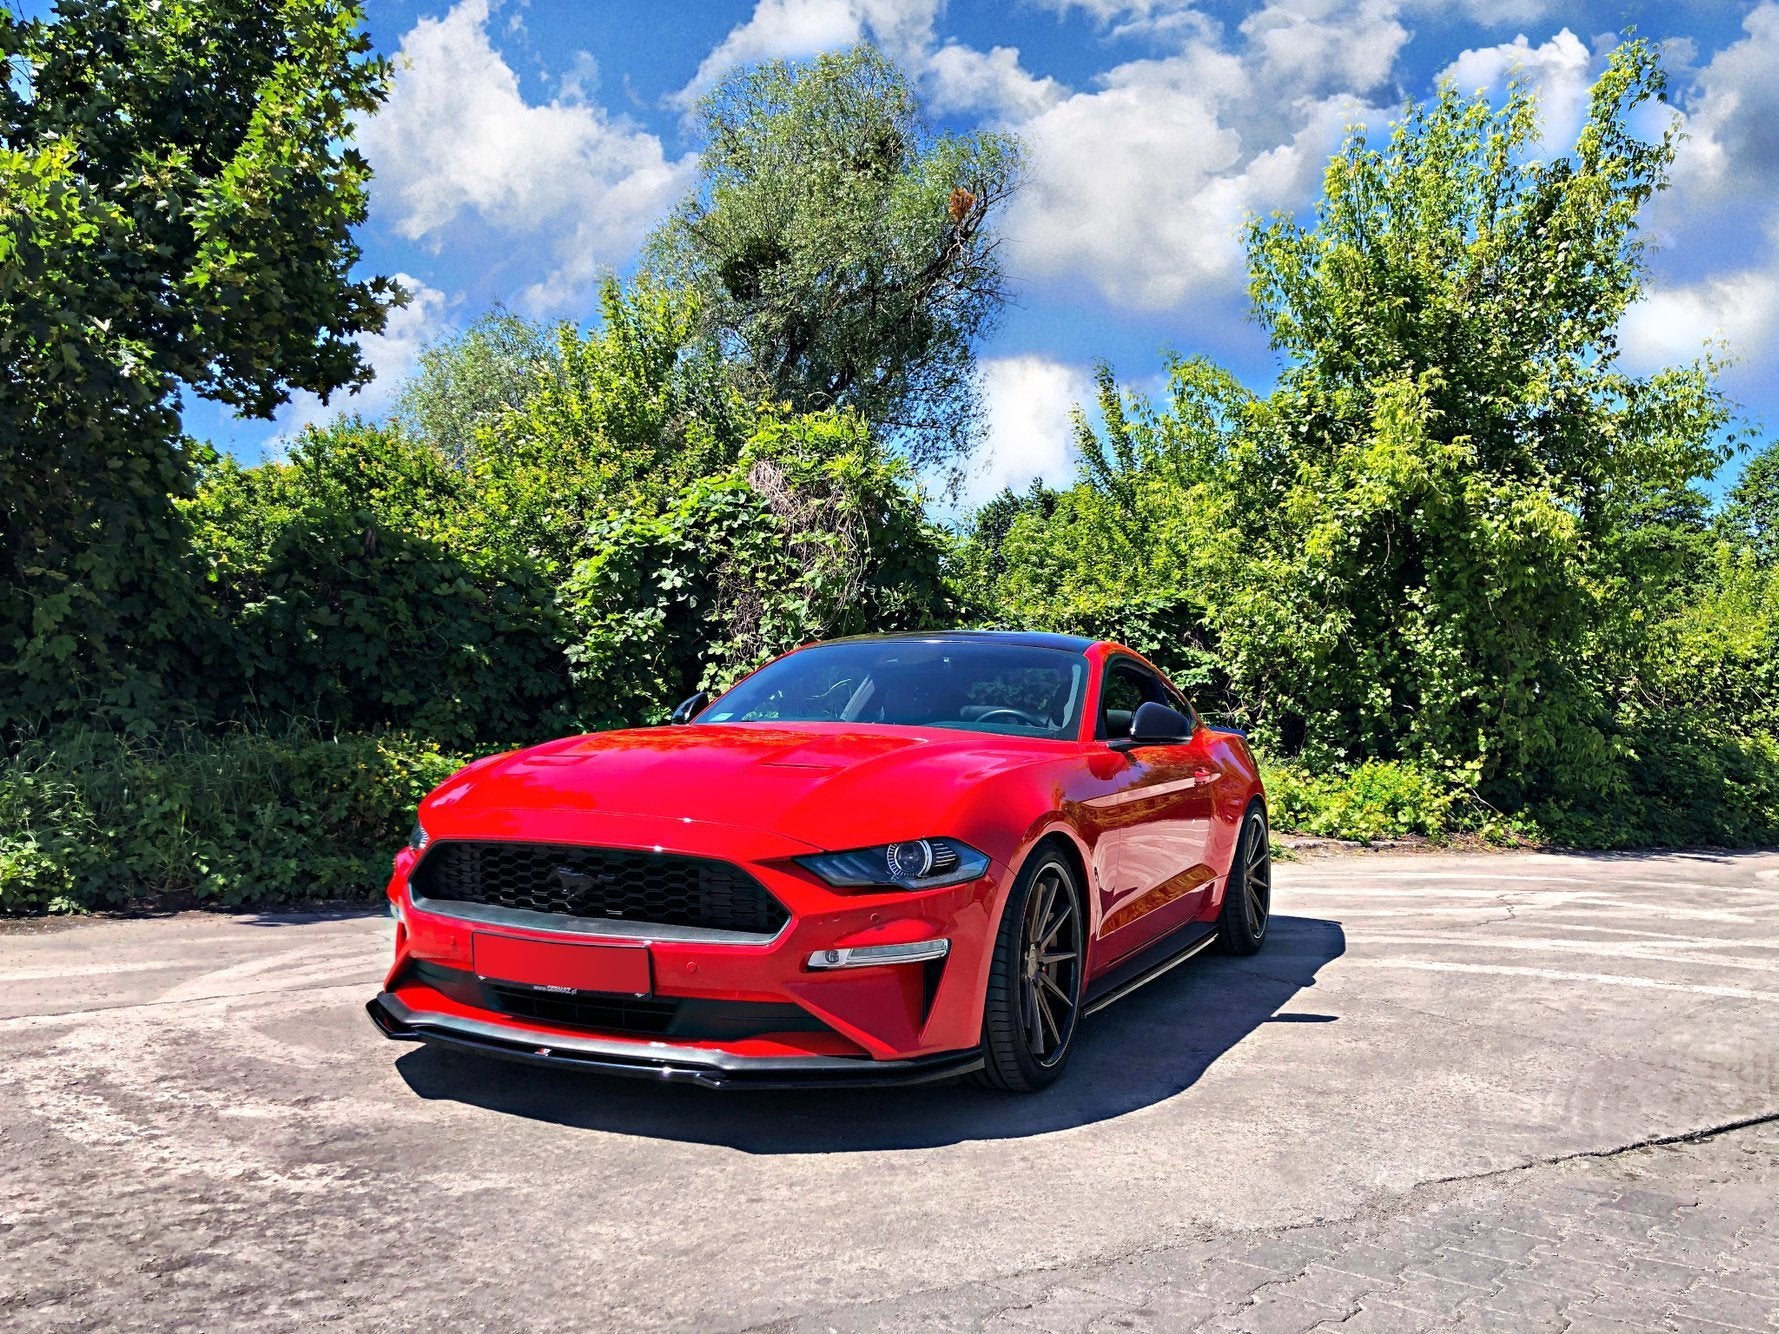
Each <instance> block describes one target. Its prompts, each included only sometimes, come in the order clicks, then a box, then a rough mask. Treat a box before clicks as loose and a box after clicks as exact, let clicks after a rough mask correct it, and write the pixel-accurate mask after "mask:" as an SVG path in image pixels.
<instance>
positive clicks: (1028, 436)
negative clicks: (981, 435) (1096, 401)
mask: <svg viewBox="0 0 1779 1334" xmlns="http://www.w3.org/2000/svg"><path fill="white" fill-rule="evenodd" d="M981 371H982V389H983V394H984V396H985V398H986V399H987V406H988V421H989V430H988V438H987V440H986V442H985V443H984V445H983V447H982V448H981V449H980V450H978V451H977V452H976V454H975V455H974V457H972V459H971V460H970V466H969V471H968V474H967V475H966V477H965V481H964V495H963V501H964V504H965V505H967V506H974V505H980V504H982V503H983V502H984V501H985V500H988V499H990V498H991V497H993V496H994V495H995V494H997V493H998V492H999V491H1000V490H1001V488H1003V487H1007V486H1010V487H1012V488H1013V489H1014V490H1015V491H1023V490H1025V488H1026V487H1028V486H1029V485H1031V481H1032V479H1033V478H1034V477H1041V478H1043V479H1044V480H1045V481H1046V482H1048V483H1050V484H1052V485H1060V484H1062V483H1066V482H1068V481H1069V480H1070V479H1071V478H1072V477H1073V476H1074V472H1075V443H1074V442H1075V430H1074V424H1073V423H1072V421H1071V420H1070V416H1069V414H1070V412H1071V411H1072V410H1073V409H1074V408H1075V406H1076V405H1077V404H1087V403H1090V402H1091V401H1092V399H1093V394H1094V385H1093V377H1092V376H1091V375H1089V374H1088V372H1087V371H1086V370H1085V369H1083V368H1082V367H1080V366H1071V365H1068V364H1066V363H1064V362H1060V361H1052V360H1050V359H1049V358H1046V357H1035V356H1019V357H989V358H986V359H984V360H983V362H982V363H981Z"/></svg>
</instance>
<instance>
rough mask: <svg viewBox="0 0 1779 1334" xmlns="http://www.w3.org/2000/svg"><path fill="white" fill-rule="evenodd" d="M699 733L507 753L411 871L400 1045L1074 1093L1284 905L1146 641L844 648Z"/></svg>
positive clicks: (399, 959)
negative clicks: (1076, 1082) (1105, 1024)
mask: <svg viewBox="0 0 1779 1334" xmlns="http://www.w3.org/2000/svg"><path fill="white" fill-rule="evenodd" d="M673 721H674V723H676V724H679V725H677V726H671V727H655V728H642V729H637V730H632V731H620V732H604V733H595V734H593V735H589V736H579V737H570V738H568V739H567V740H563V741H552V742H549V743H548V744H546V745H542V746H535V747H533V748H531V749H529V750H521V751H517V752H514V753H512V754H508V755H497V756H494V757H492V758H489V759H484V760H479V761H477V762H476V763H474V764H471V765H469V766H468V767H467V768H465V769H463V770H462V771H460V772H459V773H457V774H456V775H455V776H454V777H452V778H451V779H450V780H449V781H448V782H446V783H445V784H444V785H443V786H442V787H440V788H439V789H438V790H437V791H436V792H434V793H432V794H431V795H430V796H429V797H427V798H426V800H425V801H424V802H422V803H421V806H420V819H419V825H418V827H417V828H416V829H415V831H414V837H413V840H412V842H411V844H410V846H409V848H408V849H406V850H404V851H403V852H401V853H399V854H398V855H397V857H396V860H395V874H394V877H393V878H392V879H391V880H390V882H389V900H390V904H391V907H392V910H393V913H394V915H395V918H396V930H395V938H396V944H395V964H394V966H393V967H392V968H391V969H390V970H389V976H388V979H387V980H386V982H385V983H384V987H385V989H384V991H383V992H382V994H380V995H379V996H378V997H377V998H376V999H375V1000H373V1001H371V1003H370V1006H369V1009H370V1013H371V1017H372V1019H374V1020H375V1021H376V1024H377V1027H378V1028H379V1029H381V1030H382V1031H383V1032H384V1033H385V1034H386V1035H388V1036H389V1037H392V1038H400V1039H409V1040H418V1041H421V1042H432V1043H438V1044H440V1045H443V1046H450V1047H456V1048H461V1049H465V1050H470V1051H478V1052H485V1053H488V1054H491V1055H497V1056H507V1057H514V1058H517V1059H521V1060H528V1061H535V1062H544V1063H548V1064H553V1065H558V1066H567V1067H573V1068H576V1069H583V1070H594V1071H602V1072H608V1073H612V1074H625V1075H642V1076H646V1077H649V1078H655V1079H666V1080H686V1081H690V1082H694V1083H699V1084H706V1085H710V1086H736V1087H740V1086H746V1087H777V1086H785V1085H798V1086H811V1085H813V1086H824V1085H841V1084H857V1083H885V1084H909V1083H919V1082H923V1081H926V1080H933V1079H942V1078H945V1077H947V1076H952V1075H962V1074H970V1075H973V1076H974V1077H975V1078H976V1079H978V1080H979V1081H981V1082H983V1083H986V1084H989V1085H992V1086H993V1087H996V1088H1001V1089H1012V1090H1019V1091H1029V1090H1035V1089H1040V1088H1043V1087H1044V1086H1045V1085H1047V1084H1049V1083H1050V1082H1051V1081H1053V1080H1054V1079H1055V1078H1056V1077H1057V1076H1058V1075H1059V1074H1060V1073H1061V1072H1062V1069H1063V1066H1064V1064H1065V1063H1066V1062H1067V1060H1068V1056H1069V1048H1070V1045H1071V1043H1072V1042H1073V1040H1074V1037H1075V1030H1076V1026H1077V1024H1078V1022H1079V1020H1080V1018H1081V1016H1082V1015H1084V1014H1089V1013H1091V1012H1093V1011H1094V1010H1097V1009H1099V1008H1100V1007H1101V1006H1104V1005H1108V1004H1110V1003H1111V1002H1112V1001H1114V1000H1116V999H1117V998H1119V997H1120V996H1123V995H1125V994H1127V993H1128V992H1130V991H1132V990H1134V989H1135V988H1136V987H1138V986H1140V985H1142V984H1143V983H1144V982H1147V981H1149V980H1150V979H1152V978H1154V977H1156V976H1158V975H1159V974H1160V973H1162V972H1164V971H1165V970H1167V969H1168V968H1170V967H1172V966H1173V965H1174V964H1177V963H1179V962H1181V961H1182V960H1184V959H1186V958H1188V957H1190V956H1191V955H1193V954H1195V953H1197V952H1198V951H1200V950H1202V949H1204V948H1205V947H1206V946H1209V945H1211V944H1212V943H1216V944H1218V945H1220V946H1221V947H1222V948H1223V949H1225V950H1227V951H1230V952H1233V953H1236V954H1252V953H1253V952H1254V951H1255V950H1258V949H1259V948H1260V946H1261V943H1262V942H1263V941H1264V940H1265V938H1266V925H1267V915H1268V912H1269V909H1270V898H1271V888H1270V882H1271V874H1270V872H1271V862H1270V858H1269V855H1268V838H1267V824H1266V802H1265V794H1264V793H1263V792H1262V790H1261V785H1260V777H1259V774H1258V772H1257V771H1256V769H1255V765H1254V760H1253V757H1252V756H1250V755H1249V753H1248V747H1247V744H1246V743H1245V741H1244V740H1243V738H1242V736H1241V734H1240V733H1238V732H1233V731H1228V730H1224V729H1219V728H1213V727H1209V726H1206V725H1205V724H1204V723H1203V722H1202V721H1200V720H1199V718H1198V716H1197V715H1196V714H1195V713H1194V712H1193V710H1192V706H1191V705H1190V704H1188V703H1187V702H1186V699H1185V698H1184V697H1183V696H1182V695H1181V694H1180V692H1179V691H1177V690H1176V689H1174V687H1173V686H1172V685H1171V684H1169V682H1168V680H1167V678H1166V677H1164V676H1163V675H1162V674H1161V673H1160V672H1159V671H1157V670H1156V669H1155V668H1154V667H1153V666H1151V665H1150V664H1149V663H1148V662H1146V661H1145V660H1144V659H1143V658H1141V657H1139V656H1138V655H1137V654H1135V653H1133V652H1131V651H1130V650H1129V649H1126V648H1122V647H1120V646H1119V645H1117V644H1110V643H1105V642H1101V641H1094V640H1088V639H1077V638H1072V637H1068V636H1064V635H1048V634H1014V633H990V632H960V633H951V634H919V635H912V634H911V635H888V636H881V637H871V638H863V639H846V640H836V641H834V642H831V643H824V644H816V645H812V646H810V647H807V648H801V649H798V650H796V651H795V652H792V653H787V654H785V655H784V656H783V657H781V658H777V659H774V660H773V661H772V662H769V663H767V664H766V665H765V666H764V667H762V668H760V669H759V670H758V671H756V672H755V673H753V675H751V676H749V677H747V678H746V679H744V680H743V681H741V682H740V683H739V684H737V685H736V686H735V687H734V688H733V689H731V690H729V691H728V692H727V693H725V694H723V695H722V696H720V697H719V698H717V699H715V700H713V701H707V700H706V699H705V697H704V696H702V695H699V696H695V697H693V698H692V699H690V700H687V701H686V702H685V703H684V704H682V705H681V706H680V708H679V709H678V710H677V711H676V712H675V714H674V719H673Z"/></svg>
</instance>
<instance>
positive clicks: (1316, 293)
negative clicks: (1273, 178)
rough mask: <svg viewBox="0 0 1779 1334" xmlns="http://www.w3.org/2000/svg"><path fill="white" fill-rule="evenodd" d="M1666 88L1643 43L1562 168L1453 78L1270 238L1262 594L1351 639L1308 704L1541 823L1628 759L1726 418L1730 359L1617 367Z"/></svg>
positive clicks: (1318, 724)
mask: <svg viewBox="0 0 1779 1334" xmlns="http://www.w3.org/2000/svg"><path fill="white" fill-rule="evenodd" d="M1662 87H1663V78H1662V74H1661V70H1660V68H1659V66H1658V64H1657V61H1656V56H1655V52H1654V49H1653V48H1652V47H1651V46H1649V45H1648V44H1647V43H1645V42H1642V41H1632V42H1629V43H1626V44H1624V45H1622V46H1620V47H1619V48H1617V50H1615V51H1614V52H1613V54H1612V56H1611V58H1610V60H1609V62H1608V65H1607V68H1606V70H1605V72H1604V73H1603V74H1602V76H1601V77H1600V79H1599V81H1598V82H1597V83H1596V85H1595V87H1594V89H1593V92H1592V96H1591V101H1590V105H1589V110H1588V115H1587V118H1586V120H1585V122H1584V124H1583V126H1582V129H1581V132H1580V135H1579V137H1578V139H1577V141H1576V144H1575V147H1574V149H1573V150H1572V151H1571V152H1570V153H1568V154H1566V155H1562V156H1558V157H1556V158H1554V159H1552V160H1550V161H1544V160H1542V159H1540V158H1539V157H1538V156H1537V155H1536V143H1537V139H1538V125H1537V117H1536V107H1535V104H1534V101H1533V98H1532V96H1531V94H1530V93H1529V92H1528V91H1526V90H1525V89H1524V88H1521V87H1514V88H1512V89H1510V91H1509V95H1508V97H1507V99H1506V101H1505V103H1504V104H1503V105H1502V106H1501V107H1499V108H1495V107H1492V106H1490V105H1489V103H1488V102H1487V101H1485V100H1484V99H1483V98H1480V97H1478V98H1465V97H1463V96H1461V95H1460V94H1459V93H1458V91H1457V90H1456V89H1455V88H1452V87H1450V86H1449V85H1448V86H1446V87H1444V88H1442V89H1441V90H1440V92H1439V94H1438V95H1437V96H1436V97H1435V99H1434V100H1433V101H1432V102H1431V103H1429V104H1427V105H1424V106H1415V107H1411V108H1410V109H1409V111H1408V112H1407V114H1406V115H1405V116H1404V118H1403V119H1402V121H1401V122H1400V123H1398V124H1397V125H1396V126H1395V128H1394V132H1393V134H1392V136H1391V139H1390V142H1389V144H1388V146H1387V147H1386V148H1383V149H1378V148H1374V147H1372V146H1371V145H1369V144H1368V143H1367V142H1366V140H1365V138H1364V136H1363V135H1359V134H1356V135H1354V136H1353V137H1352V138H1350V140H1349V142H1348V143H1347V145H1346V147H1345V148H1344V149H1343V151H1342V152H1341V153H1340V154H1339V155H1338V156H1336V157H1335V158H1334V160H1333V161H1332V162H1331V163H1330V165H1329V168H1328V172H1327V177H1326V182H1325V191H1324V197H1323V200H1322V202H1321V204H1320V205H1319V206H1318V208H1317V212H1316V218H1315V222H1314V224H1313V225H1311V226H1305V225H1303V224H1301V223H1299V222H1297V221H1296V220H1295V219H1292V218H1288V217H1280V218H1274V219H1272V220H1270V221H1264V222H1262V221H1257V222H1255V223H1254V224H1253V226H1252V227H1251V228H1250V231H1249V253H1250V265H1251V272H1252V292H1253V297H1254V301H1255V305H1256V307H1257V309H1258V310H1259V312H1260V315H1261V318H1262V319H1263V320H1264V321H1265V322H1266V324H1267V325H1268V327H1269V329H1270V331H1271V334H1272V340H1273V344H1274V346H1275V347H1277V348H1278V349H1279V350H1280V351H1281V352H1283V353H1284V354H1285V355H1286V357H1287V358H1288V364H1287V368H1286V370H1285V373H1284V375H1283V377H1282V380H1281V383H1280V386H1279V388H1278V390H1277V391H1276V392H1275V394H1274V395H1273V397H1272V402H1271V405H1270V410H1271V413H1272V415H1273V417H1274V420H1275V425H1274V440H1273V442H1272V443H1271V444H1270V446H1269V447H1268V448H1267V450H1266V451H1264V453H1266V454H1268V455H1270V457H1268V458H1266V460H1265V462H1266V466H1267V468H1268V471H1269V472H1275V470H1276V475H1277V476H1278V477H1279V478H1280V479H1281V481H1282V483H1283V485H1282V488H1280V494H1279V495H1278V503H1277V506H1276V508H1274V507H1253V508H1250V509H1248V510H1246V511H1244V512H1245V513H1246V514H1248V515H1250V516H1252V517H1254V518H1255V519H1257V520H1258V521H1257V522H1253V523H1251V524H1249V525H1246V533H1247V535H1248V536H1249V537H1250V540H1251V541H1252V544H1253V547H1254V550H1255V554H1256V559H1255V569H1256V571H1257V573H1258V574H1259V577H1258V578H1255V579H1254V580H1253V583H1252V586H1253V588H1254V590H1255V593H1256V595H1257V597H1258V598H1259V599H1260V600H1262V601H1271V602H1272V604H1273V606H1274V608H1275V609H1276V612H1277V613H1282V614H1284V615H1285V616H1287V617H1290V618H1291V619H1301V620H1304V621H1309V620H1310V619H1311V618H1316V619H1320V620H1322V621H1323V622H1324V624H1325V626H1326V629H1327V630H1328V631H1331V632H1332V633H1330V634H1327V635H1326V636H1325V637H1324V638H1323V639H1322V641H1321V642H1320V643H1317V644H1306V645H1304V646H1303V649H1304V651H1303V652H1302V653H1301V655H1300V657H1299V659H1298V661H1297V663H1296V664H1295V665H1296V669H1297V670H1296V672H1295V673H1294V676H1293V680H1292V686H1291V690H1290V691H1289V693H1288V694H1287V695H1286V696H1284V697H1283V698H1281V700H1280V704H1281V706H1282V708H1283V710H1284V711H1285V712H1287V713H1294V714H1296V715H1298V716H1299V717H1301V718H1302V719H1303V721H1304V726H1305V729H1306V731H1307V732H1308V734H1309V736H1310V739H1311V741H1312V742H1313V743H1314V744H1315V745H1316V746H1317V747H1319V748H1320V749H1322V750H1323V751H1325V752H1327V753H1331V754H1336V755H1340V754H1344V755H1348V756H1352V757H1355V758H1356V757H1358V756H1366V755H1369V756H1382V757H1393V756H1395V755H1401V754H1406V755H1409V756H1411V757H1415V758H1420V759H1424V760H1427V761H1431V762H1434V763H1437V764H1441V765H1452V766H1475V768H1474V770H1473V771H1474V772H1476V773H1477V774H1479V775H1480V776H1481V777H1482V778H1483V779H1484V780H1485V782H1486V783H1487V784H1488V785H1489V788H1490V790H1491V791H1494V792H1496V793H1498V794H1499V795H1501V796H1502V797H1504V798H1505V799H1509V800H1514V801H1516V802H1517V801H1518V800H1521V799H1526V798H1530V797H1533V796H1553V795H1563V796H1572V795H1578V794H1581V793H1584V792H1586V791H1589V790H1593V789H1597V788H1598V787H1599V786H1600V785H1601V784H1602V783H1603V782H1608V781H1610V779H1609V775H1610V773H1611V772H1612V766H1613V764H1614V763H1615V762H1616V761H1617V760H1619V759H1620V758H1622V756H1623V754H1624V753H1625V749H1626V747H1625V744H1624V742H1623V741H1622V740H1621V738H1620V737H1619V736H1618V735H1617V731H1616V728H1615V727H1614V726H1613V724H1612V721H1611V715H1612V708H1613V698H1612V692H1613V689H1614V685H1615V682H1614V674H1615V670H1616V669H1619V668H1622V666H1623V664H1624V663H1625V661H1626V659H1627V657H1628V656H1629V654H1630V652H1631V649H1630V641H1632V640H1634V639H1635V637H1636V636H1637V635H1638V634H1640V633H1641V632H1642V630H1643V629H1644V627H1645V621H1644V618H1643V615H1642V611H1641V604H1642V602H1643V598H1644V595H1645V592H1646V589H1647V588H1649V587H1651V586H1660V584H1661V583H1662V582H1663V578H1664V576H1665V575H1668V574H1671V572H1672V567H1673V563H1674V560H1675V559H1676V556H1675V553H1674V551H1673V550H1672V549H1671V543H1669V541H1668V540H1667V539H1668V535H1669V534H1671V533H1672V531H1673V528H1672V525H1673V524H1674V523H1675V522H1676V521H1677V520H1678V521H1681V522H1684V516H1685V512H1686V511H1687V510H1688V509H1689V508H1691V509H1692V510H1693V511H1694V512H1695V513H1696V512H1697V505H1696V497H1695V496H1693V495H1691V494H1690V493H1691V492H1692V491H1693V489H1694V488H1695V486H1696V483H1697V482H1698V481H1699V480H1701V479H1703V478H1705V477H1708V476H1709V475H1710V474H1711V472H1712V471H1713V470H1714V468H1715V467H1716V465H1717V464H1718V463H1719V462H1720V461H1721V459H1722V458H1723V451H1722V447H1721V446H1720V444H1719V443H1718V441H1719V436H1720V432H1721V428H1722V427H1723V426H1724V424H1725V422H1726V419H1727V413H1726V409H1725V407H1724V404H1723V402H1722V399H1721V397H1720V395H1719V394H1718V392H1717V390H1716V388H1715V385H1714V381H1713V375H1712V370H1713V368H1712V367H1711V366H1710V365H1709V364H1708V363H1704V362H1701V363H1698V364H1695V365H1692V366H1687V367H1681V368H1676V369H1672V370H1668V371H1664V372H1662V373H1659V374H1657V375H1654V376H1651V377H1647V378H1639V377H1636V376H1632V375H1630V374H1628V373H1626V372H1624V371H1623V370H1621V369H1620V367H1619V366H1618V363H1617V346H1616V341H1615V331H1616V329H1617V326H1618V323H1619V320H1620V318H1621V316H1622V315H1623V313H1624V311H1625V309H1626V308H1627V307H1628V306H1629V305H1630V303H1631V302H1632V301H1633V300H1635V299H1636V297H1637V296H1638V294H1639V293H1640V291H1641V290H1642V265H1641V246H1640V243H1639V241H1638V239H1637V218H1638V213H1639V210H1640V209H1641V207H1642V206H1643V204H1644V203H1645V202H1646V201H1647V200H1648V198H1649V196H1650V195H1651V194H1652V193H1653V192H1654V191H1656V190H1658V189H1660V188H1661V187H1662V186H1663V185H1664V184H1665V182H1666V173H1667V169H1668V166H1669V164H1670V163H1671V161H1672V159H1673V149H1674V139H1673V135H1674V131H1673V129H1672V128H1670V129H1668V130H1667V131H1666V132H1664V133H1663V134H1661V135H1659V136H1658V137H1656V138H1654V139H1653V140H1646V139H1643V138H1640V137H1638V136H1637V135H1636V134H1635V133H1633V131H1632V129H1631V128H1630V123H1631V113H1632V112H1633V111H1634V110H1635V109H1636V108H1637V107H1639V106H1641V105H1642V104H1644V103H1647V102H1650V101H1651V100H1653V99H1656V98H1658V97H1659V96H1660V93H1661V90H1662ZM1652 524H1654V525H1658V526H1660V528H1661V531H1660V532H1659V533H1656V534H1654V535H1653V536H1655V537H1656V538H1657V539H1658V540H1646V539H1649V538H1650V537H1651V536H1652V534H1651V532H1650V531H1649V529H1650V526H1651V525H1652ZM1267 651H1268V650H1267V649H1266V648H1264V647H1263V646H1261V645H1258V644H1256V645H1253V646H1252V647H1251V648H1249V649H1247V650H1246V653H1265V652H1267ZM1243 656H1246V654H1244V655H1243ZM1238 670H1240V668H1239V667H1238Z"/></svg>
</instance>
